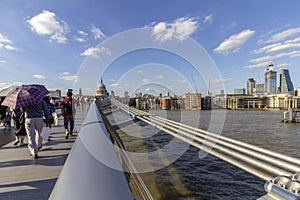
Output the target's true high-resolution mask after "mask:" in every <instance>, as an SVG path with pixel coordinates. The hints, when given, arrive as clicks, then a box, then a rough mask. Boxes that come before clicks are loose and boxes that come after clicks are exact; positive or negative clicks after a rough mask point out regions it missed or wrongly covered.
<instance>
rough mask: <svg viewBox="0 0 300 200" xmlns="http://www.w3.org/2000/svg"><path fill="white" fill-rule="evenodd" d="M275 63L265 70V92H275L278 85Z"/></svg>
mask: <svg viewBox="0 0 300 200" xmlns="http://www.w3.org/2000/svg"><path fill="white" fill-rule="evenodd" d="M273 69H274V65H273V64H272V63H271V64H270V65H269V66H268V68H267V69H266V71H265V93H267V94H273V93H275V92H276V87H277V82H276V81H277V72H276V71H274V70H273Z"/></svg>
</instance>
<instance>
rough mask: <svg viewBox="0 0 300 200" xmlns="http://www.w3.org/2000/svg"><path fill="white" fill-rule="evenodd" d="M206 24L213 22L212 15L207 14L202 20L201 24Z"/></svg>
mask: <svg viewBox="0 0 300 200" xmlns="http://www.w3.org/2000/svg"><path fill="white" fill-rule="evenodd" d="M207 22H209V23H212V22H213V14H209V15H207V16H206V17H205V18H204V20H203V23H207Z"/></svg>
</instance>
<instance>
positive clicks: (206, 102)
mask: <svg viewBox="0 0 300 200" xmlns="http://www.w3.org/2000/svg"><path fill="white" fill-rule="evenodd" d="M211 104H212V98H211V97H210V96H205V97H202V98H201V110H211Z"/></svg>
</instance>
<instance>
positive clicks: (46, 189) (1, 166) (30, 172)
mask: <svg viewBox="0 0 300 200" xmlns="http://www.w3.org/2000/svg"><path fill="white" fill-rule="evenodd" d="M85 116H86V112H84V113H82V112H77V115H76V117H75V127H76V129H75V130H74V131H75V132H74V134H75V135H74V136H71V137H69V139H65V132H64V127H63V119H62V117H60V119H59V125H58V126H54V127H52V131H51V132H52V133H51V141H49V142H45V141H44V142H43V148H42V150H41V151H40V152H39V159H37V160H33V159H32V158H31V157H30V156H29V150H28V148H27V145H25V146H21V147H19V146H14V145H13V143H14V142H10V143H8V144H6V145H4V146H2V147H0V199H31V200H34V199H37V200H40V199H48V198H49V196H50V194H51V192H52V189H53V187H54V185H55V183H56V180H57V178H58V176H59V174H60V171H61V169H62V167H63V165H64V163H65V161H66V159H67V157H68V154H69V152H70V150H71V148H72V146H73V143H74V141H75V139H76V136H77V133H78V132H79V129H80V126H81V124H82V122H83V120H84V118H85ZM11 129H13V127H12V128H11ZM25 142H26V143H27V141H25Z"/></svg>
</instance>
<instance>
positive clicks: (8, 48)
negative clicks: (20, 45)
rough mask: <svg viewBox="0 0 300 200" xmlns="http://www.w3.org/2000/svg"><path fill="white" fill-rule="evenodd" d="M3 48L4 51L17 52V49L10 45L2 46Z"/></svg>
mask: <svg viewBox="0 0 300 200" xmlns="http://www.w3.org/2000/svg"><path fill="white" fill-rule="evenodd" d="M4 48H5V49H6V50H11V51H12V50H14V51H17V50H18V49H17V48H15V47H13V46H11V45H5V46H4Z"/></svg>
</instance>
